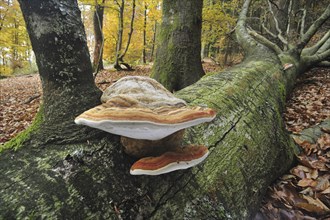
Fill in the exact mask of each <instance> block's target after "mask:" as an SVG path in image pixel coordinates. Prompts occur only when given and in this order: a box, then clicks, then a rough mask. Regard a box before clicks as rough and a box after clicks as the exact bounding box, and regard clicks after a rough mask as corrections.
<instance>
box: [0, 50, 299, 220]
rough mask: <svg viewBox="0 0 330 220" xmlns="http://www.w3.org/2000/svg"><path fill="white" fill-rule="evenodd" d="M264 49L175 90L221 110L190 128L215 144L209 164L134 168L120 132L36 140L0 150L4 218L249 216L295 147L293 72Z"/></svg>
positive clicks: (195, 139) (191, 137)
mask: <svg viewBox="0 0 330 220" xmlns="http://www.w3.org/2000/svg"><path fill="white" fill-rule="evenodd" d="M262 54H263V57H262V58H260V59H257V58H256V57H254V58H253V60H246V61H245V62H244V63H243V64H241V65H239V66H236V67H235V68H232V69H230V70H227V71H224V72H222V73H219V74H214V75H211V76H207V77H204V78H202V80H200V81H199V82H197V83H196V84H194V85H192V86H190V87H187V88H186V89H184V90H182V91H180V92H179V93H177V96H178V97H180V98H183V99H185V100H187V101H188V102H189V103H190V104H192V105H195V104H199V105H208V106H210V107H212V108H214V109H216V110H217V111H218V115H217V118H216V119H215V120H214V121H213V122H212V123H209V124H207V125H203V126H198V127H196V128H193V129H190V130H189V131H188V132H187V133H186V142H191V143H200V144H205V145H206V146H208V147H209V149H210V151H211V153H210V155H209V157H208V158H207V160H206V162H205V163H204V164H203V165H200V166H197V167H195V168H193V169H190V170H185V171H177V172H173V173H170V174H166V175H161V176H131V175H130V174H129V168H130V166H131V164H132V163H133V159H132V158H129V157H128V156H126V155H125V154H124V153H123V152H122V150H121V147H120V145H119V141H118V138H117V137H115V136H111V135H107V134H104V133H102V134H101V135H102V136H100V138H99V139H94V140H90V141H89V142H87V143H83V144H73V145H57V146H54V145H53V146H51V145H47V146H40V145H39V146H37V145H32V144H31V145H29V146H26V147H24V148H22V149H20V150H19V151H17V152H12V151H6V152H4V153H3V154H2V155H0V167H1V168H0V173H1V178H0V185H1V193H0V204H1V206H0V213H1V214H0V216H2V217H4V218H21V217H26V216H29V217H40V216H47V217H55V216H57V217H58V218H86V217H103V218H123V219H135V218H136V217H141V218H150V217H151V218H154V219H166V218H169V219H183V218H184V217H187V218H188V219H189V218H200V217H208V218H212V217H213V218H216V219H221V218H229V217H230V216H231V217H232V218H234V219H242V218H247V217H249V216H251V214H252V213H253V212H254V211H256V209H257V207H258V206H259V204H260V201H261V198H262V196H263V195H264V193H265V191H266V188H267V187H268V185H269V184H270V183H271V182H272V181H273V180H274V179H275V178H276V177H278V176H279V175H280V174H282V173H283V172H284V171H286V170H287V169H289V168H290V165H291V163H292V161H293V155H294V154H293V149H294V144H293V142H292V141H291V139H290V138H289V136H288V135H287V133H286V132H285V129H284V126H283V122H282V118H281V111H282V108H283V106H284V102H285V95H286V92H285V91H286V90H285V88H288V87H291V86H292V84H291V82H292V80H286V79H287V77H288V76H291V75H292V74H294V71H291V73H290V72H285V73H284V72H282V71H281V70H280V69H281V65H280V64H279V60H278V59H277V58H276V56H273V55H272V53H270V52H269V51H267V50H266V49H265V51H264V53H262ZM267 54H268V56H266V55H267ZM290 74H291V75H290ZM138 219H139V218H138Z"/></svg>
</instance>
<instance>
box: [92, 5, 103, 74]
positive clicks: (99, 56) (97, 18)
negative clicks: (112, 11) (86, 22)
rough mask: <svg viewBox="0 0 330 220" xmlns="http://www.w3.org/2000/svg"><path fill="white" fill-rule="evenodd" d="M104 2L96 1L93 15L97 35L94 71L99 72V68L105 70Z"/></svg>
mask: <svg viewBox="0 0 330 220" xmlns="http://www.w3.org/2000/svg"><path fill="white" fill-rule="evenodd" d="M104 2H105V0H103V1H102V4H98V3H97V1H96V2H95V3H96V5H95V11H94V16H93V26H94V36H95V45H94V54H93V70H94V72H96V73H97V72H98V71H99V70H103V69H104V67H103V44H104V39H103V33H102V30H103V14H104V5H103V4H104Z"/></svg>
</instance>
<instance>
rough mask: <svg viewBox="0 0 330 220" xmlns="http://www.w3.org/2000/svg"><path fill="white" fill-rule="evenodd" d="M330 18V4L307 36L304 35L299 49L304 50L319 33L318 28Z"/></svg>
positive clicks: (308, 31)
mask: <svg viewBox="0 0 330 220" xmlns="http://www.w3.org/2000/svg"><path fill="white" fill-rule="evenodd" d="M329 17H330V4H329V5H328V7H327V9H326V10H325V11H324V12H323V13H322V15H321V16H320V17H319V18H318V19H316V20H315V21H314V23H313V24H312V25H311V26H310V27H309V28H308V30H307V31H306V33H305V34H303V36H302V38H301V39H300V42H299V43H298V44H297V49H298V50H300V51H301V50H302V49H303V48H304V47H305V46H306V45H307V44H308V42H309V41H310V39H311V38H312V37H313V36H314V34H315V33H316V32H317V30H318V28H319V27H321V26H322V24H323V23H324V22H325V21H326V20H327V19H329Z"/></svg>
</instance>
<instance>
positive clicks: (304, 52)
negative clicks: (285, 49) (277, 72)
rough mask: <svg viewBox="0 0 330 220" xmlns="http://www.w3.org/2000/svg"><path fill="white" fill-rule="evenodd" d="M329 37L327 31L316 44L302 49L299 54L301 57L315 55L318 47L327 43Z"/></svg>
mask: <svg viewBox="0 0 330 220" xmlns="http://www.w3.org/2000/svg"><path fill="white" fill-rule="evenodd" d="M329 37H330V31H328V32H327V33H326V34H325V35H324V36H323V37H322V38H321V39H320V40H319V41H318V42H317V43H316V44H314V45H313V46H311V47H308V48H305V49H303V50H302V53H301V54H302V55H303V56H304V55H305V56H309V55H313V54H315V53H316V52H317V51H318V50H319V49H320V47H322V46H323V44H324V43H325V42H327V41H329ZM321 52H322V51H321Z"/></svg>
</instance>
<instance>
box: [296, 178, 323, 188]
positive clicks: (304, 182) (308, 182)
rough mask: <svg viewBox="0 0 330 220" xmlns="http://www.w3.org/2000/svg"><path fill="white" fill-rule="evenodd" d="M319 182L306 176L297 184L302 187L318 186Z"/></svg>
mask: <svg viewBox="0 0 330 220" xmlns="http://www.w3.org/2000/svg"><path fill="white" fill-rule="evenodd" d="M317 184H318V182H317V181H315V180H313V179H308V178H304V179H302V180H299V182H298V184H297V185H298V186H301V187H307V186H311V187H315V186H317Z"/></svg>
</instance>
